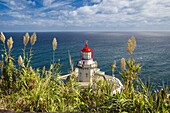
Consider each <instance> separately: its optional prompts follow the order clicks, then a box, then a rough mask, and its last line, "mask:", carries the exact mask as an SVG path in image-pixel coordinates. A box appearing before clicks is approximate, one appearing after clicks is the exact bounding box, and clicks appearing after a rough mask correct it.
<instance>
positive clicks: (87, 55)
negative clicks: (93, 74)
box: [81, 44, 93, 60]
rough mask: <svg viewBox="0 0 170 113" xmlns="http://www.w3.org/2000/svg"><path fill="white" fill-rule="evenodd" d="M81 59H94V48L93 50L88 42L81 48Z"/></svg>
mask: <svg viewBox="0 0 170 113" xmlns="http://www.w3.org/2000/svg"><path fill="white" fill-rule="evenodd" d="M81 59H82V60H91V59H93V50H91V49H90V48H89V47H88V44H86V47H85V48H83V50H81Z"/></svg>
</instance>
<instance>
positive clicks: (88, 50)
mask: <svg viewBox="0 0 170 113" xmlns="http://www.w3.org/2000/svg"><path fill="white" fill-rule="evenodd" d="M92 51H93V50H91V49H90V48H89V47H88V44H86V47H85V48H84V49H83V50H81V52H92Z"/></svg>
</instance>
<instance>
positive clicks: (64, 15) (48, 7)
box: [0, 0, 170, 32]
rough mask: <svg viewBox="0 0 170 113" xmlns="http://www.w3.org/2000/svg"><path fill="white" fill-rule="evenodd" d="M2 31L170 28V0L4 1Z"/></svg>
mask: <svg viewBox="0 0 170 113" xmlns="http://www.w3.org/2000/svg"><path fill="white" fill-rule="evenodd" d="M0 31H1V32H19V31H20V32H31V31H34V32H37V31H39V32H43V31H47V32H48V31H170V0H0Z"/></svg>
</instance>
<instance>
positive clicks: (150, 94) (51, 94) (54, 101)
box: [0, 33, 170, 113]
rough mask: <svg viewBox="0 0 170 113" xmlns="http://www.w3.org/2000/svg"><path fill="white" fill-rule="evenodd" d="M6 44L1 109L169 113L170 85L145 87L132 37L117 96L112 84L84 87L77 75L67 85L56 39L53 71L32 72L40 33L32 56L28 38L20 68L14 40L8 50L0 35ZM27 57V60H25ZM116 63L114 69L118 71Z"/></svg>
mask: <svg viewBox="0 0 170 113" xmlns="http://www.w3.org/2000/svg"><path fill="white" fill-rule="evenodd" d="M0 40H1V41H2V42H3V44H2V46H3V52H4V54H3V55H2V60H1V61H0V68H1V79H0V109H6V110H14V111H36V112H66V111H74V112H76V111H79V112H88V111H92V112H152V113H158V112H167V113H168V112H169V111H170V94H169V89H168V86H166V87H165V86H163V88H162V89H160V90H157V89H155V87H154V86H153V85H152V84H150V82H149V80H148V81H147V82H146V83H145V84H144V83H143V82H142V81H141V80H140V78H138V75H139V72H140V70H141V68H142V67H141V65H140V64H137V63H136V62H135V59H133V58H132V54H133V51H134V49H135V46H136V41H135V38H134V37H132V38H131V39H130V40H129V41H128V43H127V50H128V53H129V55H130V57H129V59H128V60H126V59H125V58H122V60H121V69H122V71H121V72H119V73H120V75H121V78H122V83H123V86H124V88H122V89H121V93H119V92H117V93H116V94H113V93H112V92H113V91H112V90H111V89H112V88H113V83H111V81H96V84H97V85H95V86H94V85H92V86H90V85H89V86H88V88H84V89H82V87H81V86H80V85H79V84H77V83H76V82H75V78H76V77H75V75H72V76H71V77H70V80H69V82H67V83H66V84H65V83H64V82H63V81H62V80H59V79H58V78H57V77H58V76H60V75H59V73H58V69H59V66H60V64H59V63H58V62H56V60H55V52H54V51H55V50H56V46H57V41H56V39H55V38H54V40H53V43H52V45H53V58H52V59H53V62H52V63H51V67H50V69H49V70H45V67H43V69H42V70H41V71H40V70H39V69H32V67H31V66H30V61H31V58H32V47H33V45H34V43H35V41H36V34H35V33H34V34H33V35H32V36H31V38H30V42H31V48H30V51H29V55H28V56H25V53H26V52H27V51H26V46H27V43H28V42H29V34H28V33H26V35H25V36H24V40H23V43H24V49H23V55H22V56H19V58H18V65H14V62H15V61H14V59H13V58H12V56H11V54H12V53H11V49H12V45H13V40H12V37H11V38H10V39H8V41H7V46H8V48H6V47H5V36H4V35H3V33H1V35H0ZM22 58H23V59H22ZM115 67H116V62H115V63H114V65H113V66H112V68H113V69H112V70H113V73H114V68H115Z"/></svg>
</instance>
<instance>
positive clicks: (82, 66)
mask: <svg viewBox="0 0 170 113" xmlns="http://www.w3.org/2000/svg"><path fill="white" fill-rule="evenodd" d="M77 67H80V68H96V67H97V65H96V63H93V64H90V65H88V64H81V63H80V62H77Z"/></svg>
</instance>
